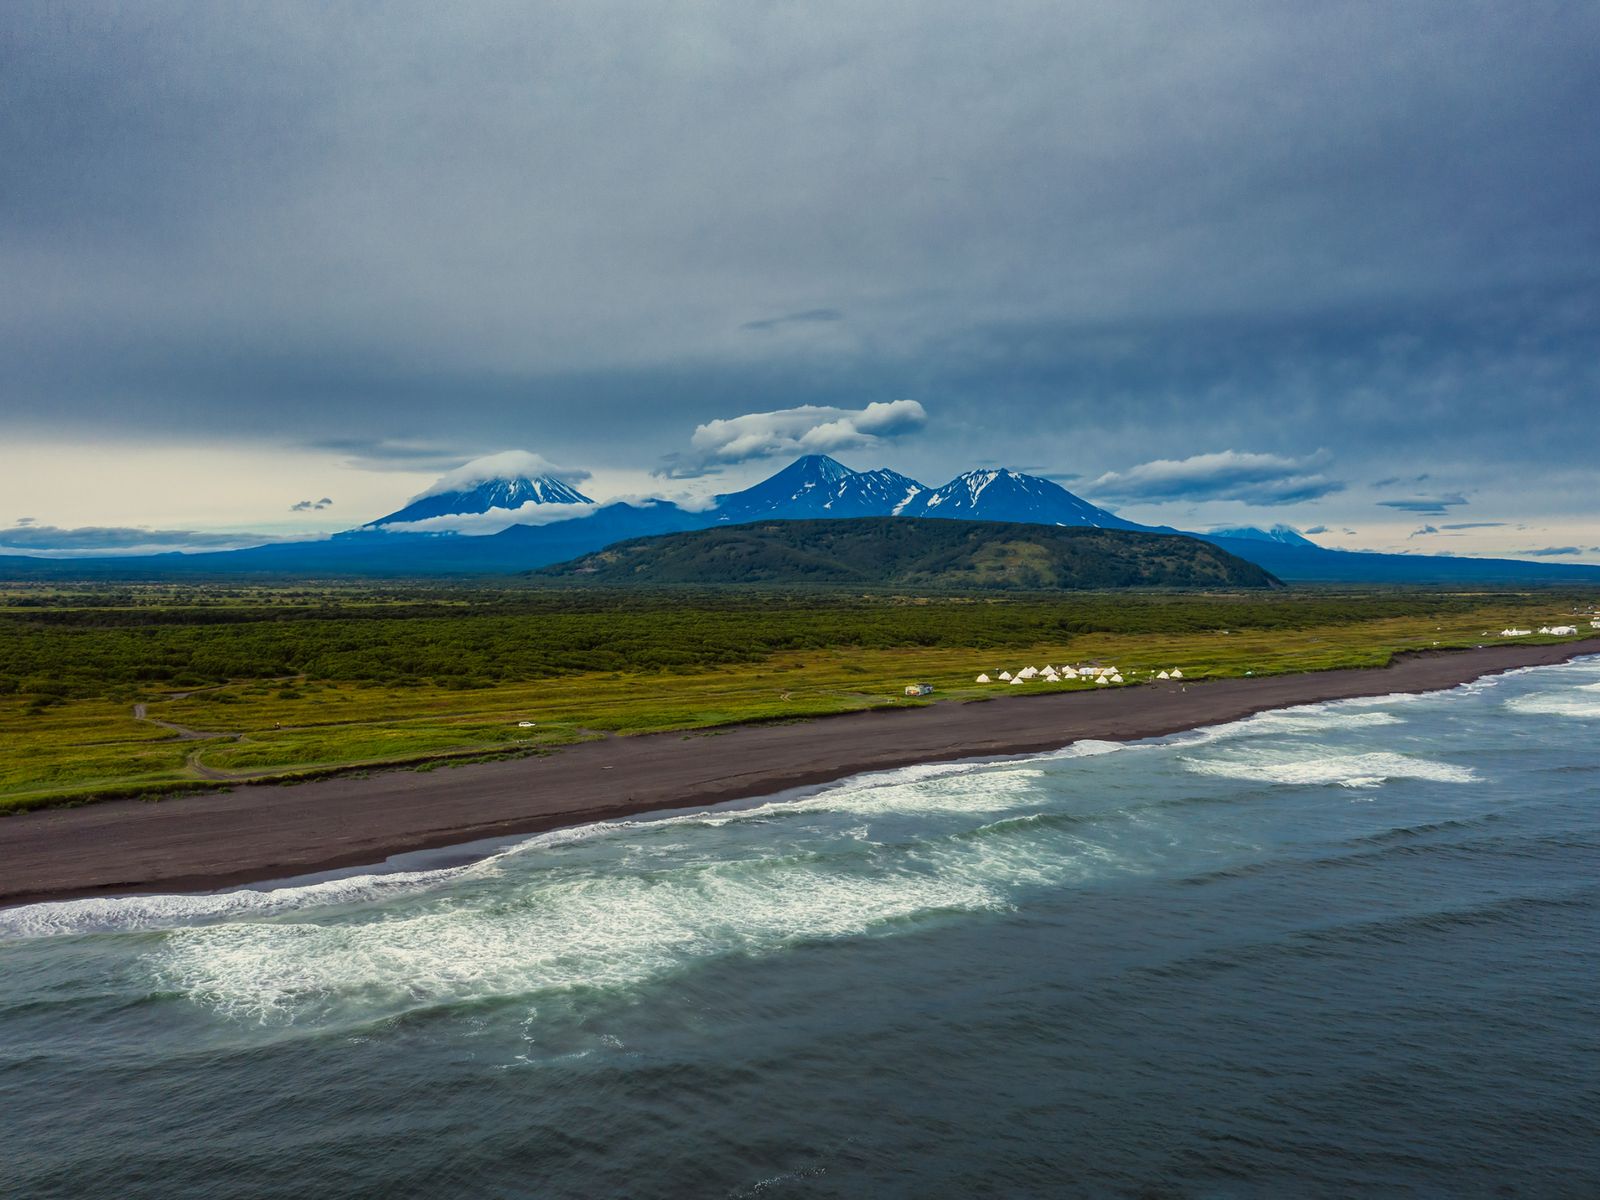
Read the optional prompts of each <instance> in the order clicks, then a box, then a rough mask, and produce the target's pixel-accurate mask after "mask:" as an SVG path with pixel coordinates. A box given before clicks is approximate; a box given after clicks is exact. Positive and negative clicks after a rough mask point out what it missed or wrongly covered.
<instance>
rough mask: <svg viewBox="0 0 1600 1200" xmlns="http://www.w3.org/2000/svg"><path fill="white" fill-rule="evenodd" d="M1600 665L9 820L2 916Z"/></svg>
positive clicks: (1063, 711) (628, 745)
mask: <svg viewBox="0 0 1600 1200" xmlns="http://www.w3.org/2000/svg"><path fill="white" fill-rule="evenodd" d="M1597 653H1600V638H1589V639H1585V640H1583V641H1580V642H1569V643H1564V644H1561V645H1545V646H1528V645H1517V646H1491V647H1485V648H1482V649H1476V650H1460V651H1432V652H1426V653H1420V654H1410V655H1402V656H1400V657H1398V658H1397V659H1396V660H1395V661H1394V662H1393V663H1392V664H1391V665H1390V666H1388V667H1384V668H1381V669H1370V670H1339V671H1321V672H1312V673H1304V674H1293V675H1277V676H1265V677H1259V678H1248V679H1227V680H1217V681H1213V682H1190V683H1188V684H1187V685H1179V684H1176V683H1173V684H1152V685H1149V686H1144V687H1137V688H1119V689H1114V690H1102V691H1096V692H1055V693H1042V694H1036V695H1026V696H1015V695H1006V696H1004V697H1002V698H998V699H996V700H995V701H992V702H978V703H964V704H963V703H944V704H934V705H930V706H927V707H919V708H904V709H892V710H883V711H877V712H861V713H850V714H845V715H841V716H834V717H824V718H817V719H811V720H804V721H796V722H791V723H783V724H754V725H742V726H734V727H728V728H724V729H717V730H700V731H695V732H692V733H664V734H649V735H642V736H637V737H613V738H608V739H606V740H603V741H598V742H589V743H584V744H581V745H577V746H572V747H568V748H566V749H563V750H561V751H559V752H557V753H554V754H552V755H549V756H547V757H543V758H532V759H516V760H510V761H504V762H493V763H481V764H476V765H472V766H464V767H460V768H456V769H453V770H444V771H433V772H427V773H416V772H408V771H391V772H387V773H382V774H378V775H372V776H366V777H360V778H355V777H346V778H331V779H324V780H319V781H315V782H310V783H303V784H298V785H293V786H268V785H249V786H243V787H239V788H236V789H234V790H233V791H231V792H215V793H203V794H196V795H187V796H177V797H173V798H171V799H168V800H163V801H161V802H159V803H152V802H149V801H131V800H130V801H110V802H105V803H100V804H95V805H90V806H86V807H81V808H68V809H56V810H44V811H39V812H30V813H22V814H18V815H16V816H13V817H10V818H8V819H5V820H0V905H11V904H22V903H31V902H36V901H43V900H62V899H70V898H74V897H83V896H96V895H119V894H130V893H141V892H173V891H202V890H210V889H216V888H224V887H230V886H235V885H239V884H245V883H252V882H259V881H263V880H272V879H282V878H287V877H291V876H297V875H306V874H311V873H314V872H319V871H327V870H335V869H338V868H344V867H354V866H362V865H368V864H374V863H378V862H381V861H382V860H383V859H385V858H387V857H388V856H390V855H394V854H399V853H405V852H410V851H418V850H430V849H437V848H440V847H445V846H450V845H456V844H461V843H466V842H473V841H479V840H483V839H488V838H496V837H507V836H514V835H518V834H532V833H537V832H541V831H545V830H550V829H556V828H561V827H565V826H573V825H581V824H587V823H589V822H593V821H601V820H607V819H611V818H616V817H624V816H629V815H635V814H638V813H643V812H650V811H656V810H664V809H673V808H685V807H695V806H702V805H711V804H718V803H723V802H726V801H731V800H740V799H747V798H750V797H755V796H766V795H772V794H774V793H778V792H783V791H786V790H789V789H793V788H802V787H808V786H814V785H819V784H823V783H828V782H831V781H833V780H837V779H841V778H844V777H846V776H849V775H855V774H859V773H861V772H864V771H875V770H887V769H892V768H896V767H904V766H910V765H912V764H915V763H925V762H940V761H949V760H953V759H963V758H978V757H984V756H990V755H1013V754H1028V753H1038V752H1041V751H1047V750H1054V749H1058V748H1060V747H1062V746H1065V745H1068V744H1070V743H1072V742H1075V741H1080V740H1083V739H1086V738H1093V739H1099V740H1108V741H1126V740H1132V739H1137V738H1146V737H1159V736H1162V735H1165V734H1170V733H1176V732H1179V731H1181V730H1185V729H1192V728H1196V727H1199V726H1204V725H1214V724H1219V723H1222V722H1226V721H1233V720H1238V719H1240V718H1243V717H1247V716H1250V715H1252V714H1254V713H1258V712H1263V711H1266V710H1268V709H1274V708H1283V707H1287V706H1291V705H1297V704H1310V703H1315V702H1318V701H1326V700H1339V699H1348V698H1353V697H1358V696H1377V695H1386V694H1391V693H1397V692H1425V691H1435V690H1439V689H1442V688H1448V687H1453V686H1456V685H1458V684H1461V683H1465V682H1467V681H1469V680H1472V679H1475V678H1478V677H1480V676H1483V675H1489V674H1495V673H1498V672H1502V671H1507V670H1514V669H1517V668H1521V667H1532V666H1544V665H1550V664H1554V663H1559V662H1565V661H1567V660H1569V659H1572V658H1575V657H1579V656H1581V655H1587V654H1597Z"/></svg>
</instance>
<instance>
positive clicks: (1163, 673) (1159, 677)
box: [1156, 671, 1172, 679]
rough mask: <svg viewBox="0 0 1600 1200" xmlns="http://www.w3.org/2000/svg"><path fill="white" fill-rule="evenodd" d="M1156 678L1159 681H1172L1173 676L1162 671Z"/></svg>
mask: <svg viewBox="0 0 1600 1200" xmlns="http://www.w3.org/2000/svg"><path fill="white" fill-rule="evenodd" d="M1156 678H1157V679H1171V678H1172V676H1171V675H1169V674H1167V672H1165V671H1162V672H1161V673H1160V674H1159V675H1157V676H1156Z"/></svg>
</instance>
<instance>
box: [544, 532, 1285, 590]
mask: <svg viewBox="0 0 1600 1200" xmlns="http://www.w3.org/2000/svg"><path fill="white" fill-rule="evenodd" d="M532 574H533V575H534V576H536V577H540V578H561V579H569V580H572V581H575V582H576V581H587V582H592V583H601V584H623V583H641V584H699V585H706V584H726V583H736V584H737V583H744V584H757V583H759V584H783V585H790V584H808V583H815V584H834V585H839V584H843V585H861V586H874V587H908V588H931V589H972V588H975V589H988V588H993V589H1004V590H1024V591H1039V590H1047V589H1063V588H1077V589H1102V588H1135V587H1145V588H1150V587H1164V588H1269V587H1278V586H1281V585H1280V584H1279V581H1278V580H1277V579H1276V578H1275V577H1274V576H1272V575H1270V574H1268V573H1267V572H1266V571H1264V570H1262V569H1261V568H1260V567H1258V566H1256V565H1255V564H1254V563H1250V562H1246V561H1245V560H1244V559H1242V558H1239V557H1237V556H1236V555H1233V554H1229V553H1228V552H1227V551H1226V550H1222V549H1219V548H1218V547H1216V546H1213V545H1211V544H1210V543H1208V542H1202V541H1200V540H1198V539H1197V538H1191V537H1182V536H1179V535H1174V534H1160V533H1133V532H1129V531H1125V530H1120V529H1093V528H1084V527H1080V526H1073V527H1063V526H1055V525H1018V524H1012V523H1009V522H1000V521H940V520H929V519H927V518H920V519H919V518H910V517H868V518H861V519H856V520H822V521H758V522H755V523H753V524H749V525H726V526H718V527H716V528H712V529H700V530H695V531H693V532H690V533H670V534H663V535H661V536H657V537H647V538H634V539H631V540H629V541H625V542H617V543H615V544H614V545H611V546H607V547H606V548H605V549H603V550H597V551H595V552H594V553H593V554H586V555H584V556H583V557H581V558H575V559H573V560H571V561H570V562H565V563H559V564H557V565H555V566H551V567H545V568H543V569H541V570H538V571H535V572H532Z"/></svg>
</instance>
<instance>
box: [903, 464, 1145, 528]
mask: <svg viewBox="0 0 1600 1200" xmlns="http://www.w3.org/2000/svg"><path fill="white" fill-rule="evenodd" d="M903 512H904V515H905V516H908V517H943V518H946V519H947V520H958V521H1014V522H1023V523H1027V524H1033V525H1081V526H1086V527H1088V528H1091V529H1133V530H1144V531H1149V529H1150V526H1148V525H1140V524H1139V523H1138V522H1136V521H1128V520H1125V519H1124V518H1122V517H1119V516H1117V515H1116V514H1115V513H1112V512H1107V511H1106V510H1105V509H1103V508H1098V507H1096V506H1095V505H1093V504H1090V503H1089V502H1088V501H1087V500H1085V499H1083V498H1082V497H1080V496H1074V495H1073V494H1072V493H1071V492H1069V491H1067V489H1066V488H1064V487H1062V486H1061V485H1060V484H1059V483H1056V482H1055V481H1054V480H1050V479H1044V478H1041V477H1040V476H1038V475H1023V474H1022V473H1020V472H1018V471H1011V470H1005V469H1000V470H983V471H968V472H966V473H965V474H964V475H958V476H956V477H955V478H954V479H952V480H951V481H950V482H949V483H947V484H945V485H944V486H943V487H942V488H939V489H937V490H936V491H930V492H924V493H922V494H921V495H918V496H916V497H915V498H913V499H912V500H911V502H910V503H909V504H908V505H907V506H905V508H904V509H903Z"/></svg>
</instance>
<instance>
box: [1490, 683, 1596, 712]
mask: <svg viewBox="0 0 1600 1200" xmlns="http://www.w3.org/2000/svg"><path fill="white" fill-rule="evenodd" d="M1505 707H1506V708H1508V709H1510V710H1511V711H1512V712H1517V713H1524V714H1526V715H1528V716H1538V717H1571V718H1575V719H1578V720H1588V721H1593V720H1600V683H1586V684H1580V685H1579V686H1577V687H1572V688H1563V689H1562V690H1561V691H1558V692H1557V691H1549V692H1535V693H1533V694H1531V695H1527V696H1515V697H1513V698H1512V699H1510V700H1507V701H1506V703H1505Z"/></svg>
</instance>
